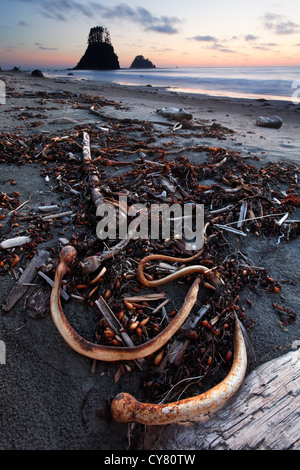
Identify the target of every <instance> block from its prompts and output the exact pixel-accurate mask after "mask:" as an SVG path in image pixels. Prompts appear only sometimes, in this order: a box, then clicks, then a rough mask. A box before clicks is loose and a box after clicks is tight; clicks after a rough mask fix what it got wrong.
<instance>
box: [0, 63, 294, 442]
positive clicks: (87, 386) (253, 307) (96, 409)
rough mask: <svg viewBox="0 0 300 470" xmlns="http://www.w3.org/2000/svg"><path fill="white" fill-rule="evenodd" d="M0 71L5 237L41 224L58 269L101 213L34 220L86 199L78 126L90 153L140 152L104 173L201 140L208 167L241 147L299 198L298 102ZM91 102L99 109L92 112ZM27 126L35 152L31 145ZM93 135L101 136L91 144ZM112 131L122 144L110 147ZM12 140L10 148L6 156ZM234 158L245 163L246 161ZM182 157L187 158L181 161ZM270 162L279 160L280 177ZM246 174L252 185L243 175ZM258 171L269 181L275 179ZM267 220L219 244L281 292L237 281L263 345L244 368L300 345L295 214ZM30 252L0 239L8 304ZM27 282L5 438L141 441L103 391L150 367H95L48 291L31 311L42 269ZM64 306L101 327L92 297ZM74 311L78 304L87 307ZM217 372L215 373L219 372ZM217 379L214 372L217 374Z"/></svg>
mask: <svg viewBox="0 0 300 470" xmlns="http://www.w3.org/2000/svg"><path fill="white" fill-rule="evenodd" d="M0 80H3V81H4V82H5V86H6V104H2V105H0V133H1V142H0V146H1V147H0V163H1V165H0V176H1V178H0V185H1V190H0V194H1V200H0V202H1V203H2V205H1V208H0V217H1V216H3V217H2V218H1V219H0V223H1V226H0V242H1V241H2V240H5V239H7V238H11V237H13V236H18V235H19V234H22V235H23V234H24V233H27V234H28V230H32V231H35V230H36V228H37V227H38V229H39V234H38V237H37V235H36V233H35V235H34V237H35V238H34V241H35V245H34V246H33V247H31V249H33V250H37V249H44V250H49V252H50V257H51V258H52V259H53V260H54V265H55V266H57V260H58V253H59V250H60V248H61V242H60V241H59V240H60V239H61V238H67V239H69V240H73V241H74V240H77V239H76V236H77V233H79V236H78V240H79V239H80V243H81V245H80V246H81V251H80V252H79V256H83V254H84V253H85V251H86V252H87V253H89V254H91V253H93V245H92V243H91V244H90V245H89V243H90V240H89V237H88V236H87V237H86V239H84V237H83V234H84V231H85V230H86V228H88V227H89V225H88V224H89V223H91V224H93V223H94V222H95V221H94V220H92V219H89V215H88V214H89V213H88V212H87V215H86V218H87V219H88V220H86V219H84V218H83V217H82V219H81V221H80V224H78V214H77V218H73V219H72V217H71V218H68V216H66V218H65V219H63V220H59V219H57V220H56V221H55V220H54V222H53V223H51V224H50V226H44V225H43V224H42V222H41V221H40V219H39V218H38V217H36V214H37V211H38V207H40V206H43V205H46V206H47V205H49V206H51V205H57V206H58V207H59V211H60V212H63V211H71V212H73V213H75V212H76V211H78V208H79V205H80V204H83V203H84V198H86V197H87V189H86V188H85V187H84V184H83V181H81V182H80V181H79V180H77V179H76V178H78V175H77V173H76V168H77V166H78V164H79V160H78V159H79V157H80V155H81V151H82V149H81V148H80V145H79V144H78V142H80V139H81V137H82V133H83V131H84V130H85V131H86V132H91V151H92V154H93V155H95V156H96V157H99V158H100V157H101V158H102V159H103V155H102V153H101V152H102V150H101V148H99V143H101V144H102V148H105V149H107V158H115V159H117V160H118V161H126V162H127V163H130V162H132V166H130V165H127V166H122V165H119V166H116V167H113V166H112V167H109V166H104V165H103V166H101V165H99V172H100V174H101V175H102V177H103V180H104V181H105V184H108V183H109V182H110V179H112V180H113V179H114V178H115V179H116V178H118V177H119V176H120V175H122V174H125V173H126V172H129V171H130V170H131V169H132V168H135V166H134V163H135V162H136V160H137V159H138V158H140V152H141V151H142V150H144V152H145V153H144V156H145V155H146V156H147V157H146V158H148V159H154V160H155V161H156V162H158V163H159V162H161V161H163V163H164V164H165V163H166V162H167V161H170V162H173V161H174V159H175V158H177V157H178V156H179V155H180V157H182V158H183V159H187V161H188V162H189V163H191V164H192V165H196V166H197V165H200V164H203V163H205V162H206V161H207V158H208V156H207V153H206V151H205V149H210V154H209V155H210V156H211V158H212V160H209V163H210V164H215V163H216V162H217V160H214V159H213V157H214V155H215V156H216V155H223V156H224V155H227V154H226V151H227V152H228V154H229V153H230V152H232V153H231V155H232V158H234V155H235V153H236V154H238V156H239V158H240V159H241V162H242V164H243V165H249V167H247V171H249V174H250V173H251V175H253V174H254V173H253V169H252V167H253V168H257V169H262V171H264V170H263V169H264V168H265V169H266V170H265V171H266V172H267V171H268V169H270V175H271V176H270V190H271V189H272V190H273V191H275V189H276V191H278V194H281V197H282V199H284V198H285V197H287V196H288V195H289V194H292V195H293V196H294V197H295V198H297V197H298V198H299V155H300V140H299V124H300V105H299V104H293V103H292V102H285V101H271V100H250V99H237V98H236V99H235V98H226V97H224V98H220V97H218V98H217V97H211V96H206V95H196V94H188V93H177V92H170V91H166V90H164V89H159V88H157V87H152V86H146V87H133V86H119V85H112V84H105V85H99V84H97V83H93V82H89V81H78V80H76V79H74V78H73V77H70V78H68V79H60V78H36V77H31V76H30V74H29V73H24V72H0ZM95 97H96V98H95ZM91 106H95V109H97V111H98V114H93V113H92V112H91V110H90V108H91ZM169 107H175V108H184V110H185V111H187V112H188V113H191V114H192V116H193V119H192V121H191V124H190V126H189V125H183V126H182V127H180V128H179V129H178V130H176V129H175V130H174V126H175V124H176V122H174V121H173V122H172V121H170V120H168V119H167V118H165V117H163V116H162V115H161V114H159V113H158V112H157V110H158V109H161V108H169ZM259 116H263V117H271V116H279V117H280V118H281V119H282V121H283V125H282V127H281V128H280V129H270V128H262V127H258V126H257V125H256V119H257V118H258V117H259ZM147 123H148V125H147ZM149 123H150V125H149ZM125 124H126V125H127V126H131V125H132V126H133V127H128V133H127V134H126V132H127V131H126V130H124V129H125V128H123V127H122V126H125ZM134 125H136V126H137V127H136V128H135V127H134ZM112 126H114V127H112ZM118 126H119V129H118ZM142 128H143V129H142ZM103 129H104V130H103ZM141 129H142V130H141ZM64 136H69V137H71V138H72V139H73V141H72V143H68V144H67V143H66V144H65V147H64V141H63V140H61V141H57V142H58V143H57V147H53V140H51V139H53V137H57V138H60V137H64ZM33 137H34V138H35V140H34V151H33V150H32V149H33V147H31V143H32V141H31V139H33ZM94 137H95V138H97V139H98V140H97V141H95V140H94ZM126 138H128V139H131V142H132V149H131V151H129V150H128V146H127V147H126V145H125V144H127V141H126ZM114 139H115V140H114ZM122 139H123V140H122ZM66 142H67V141H66ZM116 142H117V143H118V145H119V151H118V153H116V152H115V153H113V152H112V148H115V147H114V146H115V144H116ZM122 142H124V147H123V148H124V151H123V153H122V145H121V144H122ZM47 145H48V147H47V149H46V146H47ZM12 148H13V149H14V152H15V154H13V153H11V152H12ZM213 148H214V149H216V150H217V149H222V152H221V150H219V153H218V152H217V153H216V154H213V151H212V149H213ZM125 149H126V150H125ZM134 151H136V153H135V152H134ZM156 151H157V154H156V153H155V152H156ZM163 151H165V152H166V153H165V155H164V158H165V160H159V158H160V156H161V155H162V152H163ZM159 152H160V153H159ZM70 154H72V155H71V156H70ZM12 155H14V157H13V159H11V156H12ZM161 158H162V157H161ZM223 158H224V157H223ZM219 161H220V159H219ZM236 161H237V167H238V164H239V163H240V161H239V160H236ZM65 162H66V163H65ZM72 162H73V164H74V168H73V169H72ZM185 162H186V160H182V162H181V163H182V165H185ZM269 165H271V166H269ZM285 165H286V166H285ZM250 166H251V168H250ZM280 166H282V173H281V172H280ZM182 167H183V166H182ZM151 168H152V167H151ZM180 168H181V167H180ZM241 168H243V167H241ZM245 168H246V166H245ZM152 170H153V169H152ZM275 170H276V171H278V178H277V180H276V173H275ZM67 172H68V173H69V174H68V175H67V174H66V173H67ZM203 174H204V173H203ZM67 176H68V178H69V181H67V180H68V178H67ZM223 176H224V175H223ZM186 178H188V176H186ZM224 178H225V176H224ZM70 181H71V182H70ZM247 181H248V180H245V182H244V183H245V184H248V183H247ZM249 181H250V180H249ZM263 181H264V184H265V185H267V182H266V181H267V180H266V179H264V180H263ZM81 183H82V184H81ZM198 184H199V185H200V186H201V185H203V186H204V185H205V186H207V188H211V187H212V185H214V184H218V185H220V184H221V183H220V181H215V180H214V174H213V173H209V172H207V177H206V178H204V177H203V178H202V180H199V181H198ZM223 184H225V183H224V181H223ZM249 184H250V183H249ZM104 186H105V185H104ZM133 186H134V183H132V188H133ZM68 188H69V189H70V188H72V189H73V190H74V191H75V193H76V191H77V193H78V194H79V193H80V195H79V196H78V195H77V199H75V202H76V204H77V205H78V206H77V207H76V206H75V205H74V194H75V193H74V192H73V193H70V191H69V189H68ZM291 188H292V193H291ZM285 191H287V193H285ZM270 194H271V193H270ZM278 194H277V193H276V195H277V196H278ZM6 196H8V199H7V198H6ZM252 196H253V194H252ZM248 197H249V196H248ZM253 197H254V196H253ZM14 199H15V201H14ZM250 199H251V198H250ZM250 199H249V200H250ZM277 199H278V198H277ZM229 202H230V201H229ZM268 202H269V201H268ZM273 202H274V201H273ZM279 204H280V203H279ZM287 210H288V211H289V215H288V218H289V219H293V220H298V221H299V219H300V209H299V202H298V205H297V204H294V205H293V204H292V203H290V205H289V206H288V209H287V206H286V205H285V204H283V209H282V210H281V208H280V207H279V206H278V213H279V214H281V212H283V213H286V211H287ZM76 213H77V212H76ZM81 215H82V214H81ZM264 215H265V216H266V214H264ZM279 219H280V216H279ZM37 221H38V222H37ZM77 224H78V225H77ZM270 224H271V223H270ZM270 227H271V225H270ZM267 229H268V227H265V226H264V225H262V226H261V225H260V226H259V225H258V228H257V233H256V234H255V233H249V236H247V237H245V238H244V237H239V238H238V240H237V239H236V238H235V237H234V235H232V234H230V233H229V234H228V233H226V234H225V236H224V240H223V242H224V246H225V248H223V249H224V250H225V251H224V253H226V256H227V257H228V259H231V258H232V257H235V256H237V253H239V254H240V253H242V257H244V261H245V263H246V261H247V262H249V260H251V264H252V265H253V266H256V267H257V266H258V267H260V268H263V269H264V270H265V271H266V273H267V276H268V277H269V278H270V279H273V280H275V281H274V282H275V283H276V285H277V283H278V285H280V289H278V292H276V291H272V290H270V288H269V287H270V286H271V284H270V286H269V285H268V286H267V287H268V288H264V287H262V285H260V284H258V285H257V286H255V288H254V287H253V285H251V283H250V285H249V284H245V286H244V287H243V289H241V291H240V292H239V299H238V303H237V305H238V306H239V313H240V314H242V317H241V318H242V319H243V321H244V324H245V327H246V329H247V332H248V335H249V338H250V341H251V344H252V347H253V349H254V351H255V357H254V356H253V357H249V366H248V367H249V370H253V369H254V368H255V367H257V366H258V365H259V364H262V363H264V362H266V361H269V360H271V359H272V358H275V357H278V356H279V355H282V354H285V353H287V352H288V351H291V350H293V348H295V347H296V348H297V346H295V344H296V343H295V342H296V341H299V340H300V335H299V315H297V314H299V292H298V287H299V259H298V258H299V248H300V242H299V225H297V223H295V224H291V225H290V226H288V225H287V228H286V231H282V232H280V229H278V227H277V228H276V227H275V228H274V227H273V226H272V230H273V231H272V230H271V228H270V230H269V231H268V230H267ZM260 230H261V231H260ZM276 230H277V231H276ZM50 235H51V236H50ZM227 236H228V237H229V240H227V238H226V237H227ZM72 237H73V238H72ZM80 237H81V238H80ZM24 250H25V251H23V252H22V251H20V250H19V249H16V250H12V251H11V252H7V251H6V250H3V249H1V250H0V256H1V258H0V261H1V262H2V264H1V268H0V269H1V271H0V273H1V280H2V282H1V286H0V301H1V305H4V304H5V301H6V299H7V297H8V295H9V293H10V291H11V290H12V288H13V286H14V285H15V283H16V282H17V279H18V277H19V276H20V271H19V267H22V268H23V269H24V267H25V266H26V263H27V261H28V259H30V258H26V249H25V248H24ZM226 250H227V251H226ZM224 253H223V254H224ZM14 254H17V255H18V257H19V262H18V263H17V264H16V265H14V266H13V268H12V267H11V266H12V264H11V263H12V261H13V260H14ZM226 256H225V255H224V258H225V257H226ZM131 262H132V263H133V261H132V259H131ZM55 263H56V264H55ZM134 268H136V266H134ZM254 271H255V270H254ZM257 273H260V271H259V270H258V271H256V275H258V274H257ZM33 284H34V285H32V286H30V289H29V290H28V291H27V292H26V294H25V295H24V296H23V297H22V298H21V299H20V300H19V301H18V302H17V303H16V305H14V307H13V308H12V309H11V310H10V311H9V312H4V313H3V314H2V315H1V317H0V322H1V328H0V331H1V336H0V340H1V341H3V342H4V343H5V346H6V358H5V365H4V364H2V365H0V374H1V385H2V398H1V404H0V415H1V422H2V426H1V428H0V448H1V449H2V450H105V451H107V450H109V451H110V450H116V451H117V450H126V449H130V448H131V449H134V448H135V446H136V445H137V441H136V439H137V434H138V433H139V432H140V429H141V428H139V427H134V426H133V427H132V429H131V431H129V428H128V426H127V425H126V424H119V423H117V422H115V421H113V420H112V418H111V416H110V415H109V407H108V402H109V400H111V399H112V398H113V397H114V396H115V395H116V394H117V393H119V392H121V391H126V392H129V393H132V394H133V395H134V396H139V398H140V399H144V400H147V399H148V398H149V394H148V396H147V393H148V392H147V388H145V382H146V381H147V380H148V381H149V377H148V376H147V370H146V371H145V370H144V371H143V372H141V371H139V369H138V368H137V367H135V366H134V365H133V364H131V365H130V367H127V368H126V367H125V368H124V366H123V368H122V369H120V364H118V363H110V362H97V364H95V363H93V362H92V361H91V360H90V359H88V358H85V357H83V356H81V355H79V354H77V353H76V352H75V351H73V350H72V349H71V348H70V347H69V346H68V345H67V344H66V343H65V342H64V340H63V339H62V338H61V336H60V335H59V333H58V331H57V330H56V328H55V326H54V324H53V322H52V319H51V315H50V312H49V309H48V310H47V306H48V303H46V301H45V302H44V305H43V308H44V309H45V306H46V311H45V312H44V311H43V313H42V314H41V315H40V316H38V315H37V313H36V311H35V313H32V312H31V313H30V312H29V308H28V303H27V302H28V300H30V295H33V294H34V292H35V291H36V290H37V288H39V287H44V290H43V291H42V299H43V298H44V299H45V298H46V297H47V296H48V302H49V295H50V288H49V286H47V285H45V284H43V283H42V280H41V279H35V281H34V282H33ZM272 285H273V284H272ZM179 287H180V289H178V292H177V290H176V288H175V289H174V286H173V289H174V290H172V286H171V287H169V288H168V295H170V296H171V298H172V302H173V305H176V307H177V308H178V306H180V303H181V302H182V300H183V299H184V295H185V294H186V289H185V286H184V284H182V283H181V284H180V286H179ZM206 295H207V294H206ZM42 303H43V302H42ZM112 304H113V303H112ZM200 304H201V300H200V299H199V306H200ZM274 304H276V305H279V306H283V307H284V308H285V309H286V310H285V311H284V315H280V312H279V311H278V309H277V310H276V308H275V307H274ZM66 308H68V314H69V315H70V318H71V320H72V322H73V323H74V325H76V328H78V330H79V331H80V332H81V334H82V335H90V336H91V335H92V331H93V328H95V324H96V323H97V322H98V323H99V315H98V313H99V312H98V313H97V311H96V309H95V308H94V309H90V310H87V309H86V307H85V306H84V305H82V304H80V303H78V302H77V304H75V306H74V304H71V306H69V307H66ZM33 310H34V309H33ZM281 313H282V311H281ZM77 314H80V318H79V317H77V316H76V315H77ZM151 364H152V363H151ZM149 367H150V366H149ZM151 373H152V374H153V376H154V377H156V375H155V374H156V372H155V371H154V372H153V370H151ZM217 377H218V375H217V374H216V380H218V378H217ZM210 380H212V382H213V381H214V380H215V379H214V378H212V379H210Z"/></svg>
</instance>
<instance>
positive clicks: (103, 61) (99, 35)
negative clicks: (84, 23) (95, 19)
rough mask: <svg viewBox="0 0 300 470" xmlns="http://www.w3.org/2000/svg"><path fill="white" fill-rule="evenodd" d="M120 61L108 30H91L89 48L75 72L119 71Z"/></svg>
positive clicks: (99, 28) (100, 27)
mask: <svg viewBox="0 0 300 470" xmlns="http://www.w3.org/2000/svg"><path fill="white" fill-rule="evenodd" d="M119 68H120V64H119V59H118V56H117V55H116V54H115V51H114V48H113V46H112V44H111V40H110V35H109V32H108V30H107V28H103V27H102V26H96V27H95V28H91V30H90V34H89V37H88V47H87V49H86V51H85V53H84V55H83V56H82V57H81V59H80V61H79V62H78V64H77V65H76V67H74V70H115V69H119Z"/></svg>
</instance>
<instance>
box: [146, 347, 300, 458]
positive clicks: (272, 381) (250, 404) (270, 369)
mask: <svg viewBox="0 0 300 470" xmlns="http://www.w3.org/2000/svg"><path fill="white" fill-rule="evenodd" d="M299 385H300V350H299V349H298V350H297V351H291V352H289V353H287V354H285V355H283V356H281V357H279V358H277V359H274V360H273V361H270V362H267V363H265V364H262V365H261V366H259V367H258V368H257V369H256V370H254V371H252V372H251V373H250V374H249V375H248V376H247V377H246V378H245V381H244V383H243V384H242V386H241V387H240V389H239V390H238V392H237V393H236V395H235V396H234V397H233V398H232V399H230V400H229V401H228V402H227V404H226V405H225V406H224V408H222V409H221V410H220V411H219V412H217V413H216V414H215V415H214V416H212V418H211V419H210V420H208V421H206V422H204V423H199V424H195V425H194V426H189V427H184V426H179V425H173V424H172V425H169V426H165V427H163V426H156V427H153V426H152V427H148V428H145V433H144V440H143V444H141V448H143V449H145V450H150V449H151V450H189V451H190V450H299V449H300V417H299V409H300V386H299Z"/></svg>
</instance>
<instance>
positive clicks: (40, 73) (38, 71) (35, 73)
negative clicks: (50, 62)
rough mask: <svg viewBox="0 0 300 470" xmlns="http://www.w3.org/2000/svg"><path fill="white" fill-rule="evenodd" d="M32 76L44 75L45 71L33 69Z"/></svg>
mask: <svg viewBox="0 0 300 470" xmlns="http://www.w3.org/2000/svg"><path fill="white" fill-rule="evenodd" d="M31 76H32V77H43V76H44V74H43V72H41V71H40V70H33V71H32V72H31Z"/></svg>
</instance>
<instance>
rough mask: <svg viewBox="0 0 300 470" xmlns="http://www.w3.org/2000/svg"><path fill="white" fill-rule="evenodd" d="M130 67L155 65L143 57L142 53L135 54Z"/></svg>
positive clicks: (147, 67)
mask: <svg viewBox="0 0 300 470" xmlns="http://www.w3.org/2000/svg"><path fill="white" fill-rule="evenodd" d="M130 68H131V69H155V68H156V67H155V65H154V64H153V63H152V62H151V60H149V59H145V57H144V56H143V55H137V56H136V57H135V59H134V60H133V62H132V64H131V66H130Z"/></svg>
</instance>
